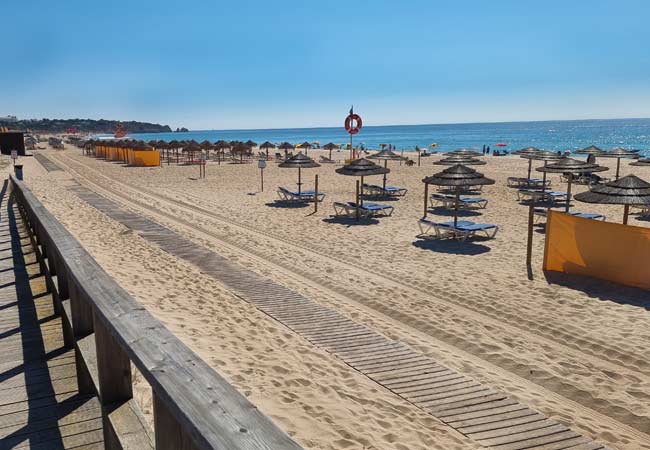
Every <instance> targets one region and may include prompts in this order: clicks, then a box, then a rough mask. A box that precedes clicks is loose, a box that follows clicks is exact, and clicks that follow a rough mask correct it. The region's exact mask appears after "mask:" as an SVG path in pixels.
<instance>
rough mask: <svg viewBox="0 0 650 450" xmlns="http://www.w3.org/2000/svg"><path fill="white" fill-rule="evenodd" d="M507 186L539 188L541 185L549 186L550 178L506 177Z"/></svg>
mask: <svg viewBox="0 0 650 450" xmlns="http://www.w3.org/2000/svg"><path fill="white" fill-rule="evenodd" d="M507 183H508V187H511V188H527V189H541V188H542V187H549V186H550V185H551V180H546V183H544V180H543V179H541V178H522V177H508V180H507Z"/></svg>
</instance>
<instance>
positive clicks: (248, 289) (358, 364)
mask: <svg viewBox="0 0 650 450" xmlns="http://www.w3.org/2000/svg"><path fill="white" fill-rule="evenodd" d="M71 189H73V190H74V191H75V192H76V193H77V195H78V196H79V197H80V198H81V199H83V200H84V201H86V202H87V203H89V204H90V205H92V206H94V207H95V208H97V209H98V210H100V211H101V212H103V213H104V214H106V215H107V216H109V217H111V218H113V219H114V220H116V221H118V222H120V223H122V224H123V225H125V226H127V227H128V228H130V229H132V230H134V231H136V232H139V234H140V235H141V236H142V237H143V238H145V239H147V240H148V241H150V242H152V243H154V244H156V245H158V246H159V247H160V248H161V249H163V250H165V251H166V252H168V253H170V254H172V255H175V256H177V257H179V258H182V259H184V260H186V261H188V262H190V263H192V264H194V265H195V266H197V267H198V268H199V269H200V270H201V271H202V272H204V273H206V274H208V275H210V276H212V277H213V278H215V279H216V280H218V281H220V282H221V283H223V284H224V285H226V286H227V287H228V288H229V289H231V290H232V291H234V292H235V293H236V294H237V295H239V296H240V297H241V298H243V299H244V300H246V301H248V302H250V303H252V304H254V305H255V306H256V307H257V308H258V309H260V310H261V311H263V312H264V313H266V314H267V315H269V316H270V317H272V318H274V319H275V320H277V321H279V322H280V323H282V324H283V325H285V326H287V327H288V328H290V329H291V330H293V331H295V332H296V333H298V334H300V335H301V336H303V337H304V338H305V339H307V340H308V341H309V342H311V343H313V344H314V345H317V346H319V347H321V348H323V349H325V350H327V351H328V352H330V353H332V354H334V355H336V356H337V357H338V358H340V359H341V360H342V361H344V362H345V363H347V364H348V365H349V366H351V367H353V368H354V369H356V370H357V371H359V372H360V373H362V374H364V375H366V376H367V377H369V378H370V379H372V380H374V381H375V382H377V383H378V384H380V385H382V386H384V387H385V388H387V389H389V390H390V391H391V392H393V393H394V394H396V395H398V396H400V397H402V398H403V399H405V400H407V401H409V402H411V403H412V404H414V405H416V406H418V407H419V408H421V409H423V410H425V411H427V412H429V413H430V414H432V415H433V416H435V417H437V418H438V419H440V420H441V421H442V422H444V423H446V424H448V425H449V426H450V427H452V428H454V429H456V430H458V431H459V432H460V433H462V434H464V435H465V436H468V437H469V438H471V439H473V440H475V441H476V442H478V443H480V444H481V445H483V446H485V447H491V448H496V449H500V450H522V449H538V450H561V449H571V450H600V449H605V447H604V446H603V445H601V444H599V443H597V442H594V441H592V440H591V439H590V438H588V437H585V436H582V435H581V434H579V433H576V432H574V431H572V430H571V429H569V427H568V426H566V425H564V424H562V423H560V422H558V421H556V420H554V419H550V418H548V417H547V416H545V415H544V414H541V413H539V412H537V411H535V410H533V409H531V408H529V407H527V406H526V405H524V404H522V403H520V402H518V401H517V400H515V399H512V398H510V397H509V396H508V395H507V394H505V393H503V392H499V391H497V390H495V389H492V388H491V387H489V386H485V385H482V384H480V383H478V382H476V381H475V380H472V379H471V378H469V377H466V376H464V375H462V374H461V373H459V372H456V371H455V370H452V369H449V368H448V367H445V366H443V365H441V364H439V363H437V362H436V361H435V360H433V359H432V358H430V357H428V356H425V355H423V354H421V353H419V352H417V351H415V350H413V349H411V348H410V347H408V346H407V345H405V344H403V343H400V342H398V341H395V340H393V339H389V338H387V337H385V336H383V335H381V334H379V333H378V332H377V331H375V330H373V329H371V328H369V327H366V326H365V325H362V324H359V323H357V322H355V321H353V320H351V319H350V318H348V317H346V316H344V315H342V314H340V313H338V312H337V311H335V310H333V309H331V308H328V307H325V306H322V305H320V304H318V303H316V302H314V301H312V300H310V299H308V298H306V297H304V296H302V295H300V294H298V293H296V292H294V291H292V290H290V289H288V288H286V287H284V286H282V285H279V284H277V283H275V282H273V281H271V280H269V279H267V278H265V277H263V276H261V275H258V274H257V273H254V272H252V271H250V270H248V269H245V268H244V267H242V266H240V265H238V264H235V263H233V262H231V261H229V260H228V259H227V258H224V257H223V256H221V255H219V254H217V253H215V252H213V251H211V250H209V249H207V248H205V247H203V246H201V245H199V244H197V243H194V242H192V241H190V240H189V239H187V238H185V237H183V236H181V235H179V234H178V233H176V232H174V231H172V230H170V229H169V228H167V227H164V226H162V225H160V224H158V223H155V222H153V221H152V220H149V219H147V218H146V217H143V216H141V215H139V214H136V213H133V212H130V211H127V210H125V209H124V208H122V207H121V206H120V205H118V204H117V203H115V202H113V201H111V200H109V199H107V198H105V197H103V196H101V195H99V194H97V193H96V192H93V191H91V190H88V189H86V188H84V187H74V188H71Z"/></svg>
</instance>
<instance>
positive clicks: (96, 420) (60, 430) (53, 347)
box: [0, 182, 104, 450]
mask: <svg viewBox="0 0 650 450" xmlns="http://www.w3.org/2000/svg"><path fill="white" fill-rule="evenodd" d="M6 186H7V183H6V182H5V185H4V188H3V189H2V191H1V193H0V196H1V198H0V450H6V449H32V450H36V449H38V450H46V449H47V450H59V449H89V450H99V449H102V448H104V445H103V431H102V420H101V410H100V406H99V402H98V400H97V398H96V397H94V396H89V395H80V394H79V392H78V390H77V381H76V376H77V373H76V368H75V355H74V351H73V350H68V349H66V348H65V347H64V344H63V332H62V328H61V319H60V317H59V316H58V315H57V314H56V313H55V311H54V307H53V301H52V296H51V295H50V294H49V293H48V292H47V287H46V280H45V277H44V276H43V275H42V274H41V268H40V264H39V261H38V260H37V257H36V253H35V252H34V247H33V246H32V242H31V240H30V237H29V234H28V232H27V230H26V229H25V227H24V226H23V223H22V220H21V217H20V214H19V212H18V209H17V207H16V206H15V205H13V204H12V202H11V201H10V199H9V195H8V193H7V187H6Z"/></svg>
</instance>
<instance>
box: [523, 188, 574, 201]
mask: <svg viewBox="0 0 650 450" xmlns="http://www.w3.org/2000/svg"><path fill="white" fill-rule="evenodd" d="M567 195H568V193H566V192H562V191H536V190H532V189H519V190H518V191H517V200H519V201H525V200H533V201H554V202H555V201H561V200H566V197H567Z"/></svg>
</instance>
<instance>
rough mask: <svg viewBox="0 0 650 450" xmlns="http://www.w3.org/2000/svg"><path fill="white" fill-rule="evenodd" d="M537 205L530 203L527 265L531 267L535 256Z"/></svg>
mask: <svg viewBox="0 0 650 450" xmlns="http://www.w3.org/2000/svg"><path fill="white" fill-rule="evenodd" d="M534 213H535V205H534V204H533V203H532V202H531V204H530V205H528V244H527V246H526V266H527V267H529V268H530V267H531V264H532V258H533V220H534V218H535V215H534Z"/></svg>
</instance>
